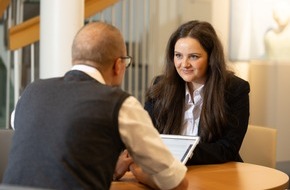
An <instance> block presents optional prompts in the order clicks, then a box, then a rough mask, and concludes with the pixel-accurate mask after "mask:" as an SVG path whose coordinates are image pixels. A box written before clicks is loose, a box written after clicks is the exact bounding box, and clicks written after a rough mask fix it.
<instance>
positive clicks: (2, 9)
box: [0, 0, 11, 19]
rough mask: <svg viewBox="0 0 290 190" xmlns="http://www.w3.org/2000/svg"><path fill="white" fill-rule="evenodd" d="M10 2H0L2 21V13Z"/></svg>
mask: <svg viewBox="0 0 290 190" xmlns="http://www.w3.org/2000/svg"><path fill="white" fill-rule="evenodd" d="M10 1H11V0H0V19H2V16H3V13H4V11H5V10H6V9H7V7H8V5H9V4H10Z"/></svg>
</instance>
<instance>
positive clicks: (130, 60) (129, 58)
mask: <svg viewBox="0 0 290 190" xmlns="http://www.w3.org/2000/svg"><path fill="white" fill-rule="evenodd" d="M119 58H120V59H122V60H125V64H126V68H128V67H130V65H131V63H132V60H133V57H131V56H130V55H127V56H121V57H119ZM128 60H129V62H128Z"/></svg>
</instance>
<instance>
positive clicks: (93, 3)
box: [85, 0, 119, 18]
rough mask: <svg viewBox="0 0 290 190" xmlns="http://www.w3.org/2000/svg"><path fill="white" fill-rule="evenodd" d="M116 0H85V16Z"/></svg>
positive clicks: (102, 8)
mask: <svg viewBox="0 0 290 190" xmlns="http://www.w3.org/2000/svg"><path fill="white" fill-rule="evenodd" d="M118 1H119V0H85V18H89V17H91V16H93V15H95V14H97V13H98V12H101V11H102V10H104V9H106V8H107V7H110V6H112V5H113V4H115V3H117V2H118Z"/></svg>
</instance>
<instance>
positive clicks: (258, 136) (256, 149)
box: [240, 125, 277, 168]
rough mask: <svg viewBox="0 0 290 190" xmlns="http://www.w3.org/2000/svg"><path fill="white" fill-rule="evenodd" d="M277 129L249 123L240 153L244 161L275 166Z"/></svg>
mask: <svg viewBox="0 0 290 190" xmlns="http://www.w3.org/2000/svg"><path fill="white" fill-rule="evenodd" d="M276 146H277V129H273V128H269V127H262V126H254V125H249V126H248V130H247V133H246V135H245V138H244V141H243V144H242V146H241V149H240V154H241V157H242V159H243V160H244V162H246V163H252V164H257V165H262V166H267V167H271V168H275V167H276Z"/></svg>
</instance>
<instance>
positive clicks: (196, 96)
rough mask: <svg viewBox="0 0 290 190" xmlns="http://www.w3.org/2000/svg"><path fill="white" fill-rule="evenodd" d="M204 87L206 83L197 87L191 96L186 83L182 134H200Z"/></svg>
mask: <svg viewBox="0 0 290 190" xmlns="http://www.w3.org/2000/svg"><path fill="white" fill-rule="evenodd" d="M203 87H204V85H202V86H201V87H199V88H198V89H196V90H195V91H194V92H193V94H192V96H191V95H190V92H189V89H188V86H187V85H186V90H185V105H184V118H183V124H182V129H183V130H182V132H181V134H182V135H190V136H197V135H198V124H199V119H200V113H201V108H202V102H203ZM192 97H193V99H192Z"/></svg>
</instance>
